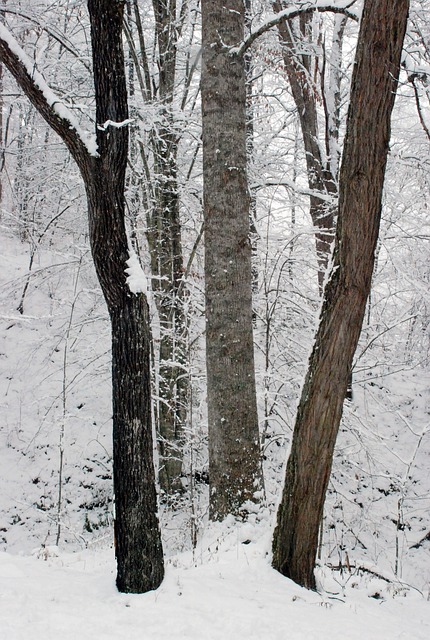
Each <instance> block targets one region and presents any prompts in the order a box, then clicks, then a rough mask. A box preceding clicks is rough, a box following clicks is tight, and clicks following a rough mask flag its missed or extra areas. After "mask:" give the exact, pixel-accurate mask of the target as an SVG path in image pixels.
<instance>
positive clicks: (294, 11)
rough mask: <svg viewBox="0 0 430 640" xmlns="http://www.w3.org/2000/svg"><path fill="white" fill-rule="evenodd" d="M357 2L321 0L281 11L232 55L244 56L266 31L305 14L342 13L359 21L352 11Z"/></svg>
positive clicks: (353, 0) (300, 3) (351, 0)
mask: <svg viewBox="0 0 430 640" xmlns="http://www.w3.org/2000/svg"><path fill="white" fill-rule="evenodd" d="M355 2H356V0H339V1H338V2H336V0H331V1H330V0H320V1H319V2H299V3H296V4H295V5H294V6H292V7H288V8H287V9H284V10H283V11H280V12H279V13H277V14H276V15H275V16H274V17H273V18H270V19H269V20H267V21H266V22H264V23H263V24H262V25H260V26H259V27H258V29H256V30H255V31H252V32H251V33H250V34H249V36H248V37H247V38H245V40H244V41H243V42H242V44H240V45H239V46H238V47H231V48H230V53H231V54H232V55H237V56H242V55H243V54H244V53H245V51H247V50H248V49H249V47H250V46H251V45H252V44H253V43H254V42H255V41H256V40H257V39H258V38H259V37H260V36H261V35H263V33H266V31H269V30H270V29H272V28H273V27H275V26H276V25H277V24H279V23H280V22H283V21H284V20H292V19H293V18H297V16H299V15H301V14H303V13H314V12H315V11H319V12H321V13H323V12H325V13H327V12H329V13H342V14H343V15H345V16H346V17H348V18H351V20H355V21H358V20H359V19H360V15H359V14H358V13H357V12H355V11H352V10H351V9H350V7H352V5H353V4H355Z"/></svg>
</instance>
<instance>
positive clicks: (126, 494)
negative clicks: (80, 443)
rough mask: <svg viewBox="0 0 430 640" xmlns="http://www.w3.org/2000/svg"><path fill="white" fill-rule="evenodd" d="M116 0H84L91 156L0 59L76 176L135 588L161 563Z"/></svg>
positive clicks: (159, 571)
mask: <svg viewBox="0 0 430 640" xmlns="http://www.w3.org/2000/svg"><path fill="white" fill-rule="evenodd" d="M124 3H125V0H88V10H89V14H90V21H91V41H92V46H93V72H94V85H95V97H96V122H97V144H98V156H95V155H91V154H90V152H89V149H88V148H87V146H86V145H85V142H84V140H83V138H82V137H81V135H80V134H79V133H78V131H77V130H76V129H75V128H74V125H73V124H72V122H71V120H70V119H68V116H67V114H66V115H63V113H62V111H59V110H58V109H57V108H56V104H57V103H55V102H54V103H52V104H51V103H50V102H49V101H48V99H47V97H46V93H43V91H42V82H41V78H34V76H33V75H30V72H29V71H28V69H27V68H26V66H25V64H23V63H22V62H21V60H20V58H19V57H18V56H17V55H16V53H14V51H13V50H11V48H10V46H9V44H8V41H7V40H4V39H1V38H0V59H1V60H2V61H3V62H4V64H5V65H6V66H7V67H8V69H9V71H10V72H11V73H12V75H13V76H14V77H15V79H16V80H17V82H18V84H19V85H20V86H21V88H22V89H23V91H24V92H25V93H26V94H27V96H28V98H29V99H30V100H31V102H32V103H33V104H34V106H35V107H36V108H37V109H38V110H39V112H40V113H41V114H42V116H43V117H44V118H45V120H46V121H47V122H48V124H49V125H50V126H51V127H52V128H53V129H54V130H55V131H56V132H57V133H58V134H59V135H60V137H61V138H62V139H63V141H64V142H65V143H66V145H67V147H68V149H69V151H70V152H71V154H72V156H73V158H74V159H75V161H76V162H77V164H78V166H79V168H80V171H81V173H82V176H83V179H84V183H85V188H86V192H87V199H88V218H89V231H90V244H91V251H92V255H93V259H94V264H95V268H96V272H97V276H98V279H99V281H100V285H101V288H102V291H103V294H104V297H105V300H106V303H107V307H108V310H109V315H110V318H111V324H112V395H113V467H114V493H115V542H116V557H117V564H118V573H117V586H118V589H119V590H120V591H123V592H132V593H141V592H145V591H148V590H150V589H155V588H157V587H158V586H159V584H160V582H161V580H162V578H163V573H164V569H163V551H162V545H161V537H160V530H159V525H158V519H157V497H156V491H155V472H154V466H153V444H152V423H151V397H150V364H149V353H150V329H149V318H148V307H147V302H146V298H145V295H144V293H142V292H140V293H136V294H135V293H132V292H131V291H130V290H129V288H128V285H127V282H126V273H125V269H126V268H127V260H128V258H129V253H128V241H127V234H126V228H125V212H124V187H125V169H126V162H127V151H128V128H127V118H128V107H127V91H126V80H125V69H124V56H123V50H122V39H121V38H122V19H123V11H124ZM31 73H32V74H33V72H31Z"/></svg>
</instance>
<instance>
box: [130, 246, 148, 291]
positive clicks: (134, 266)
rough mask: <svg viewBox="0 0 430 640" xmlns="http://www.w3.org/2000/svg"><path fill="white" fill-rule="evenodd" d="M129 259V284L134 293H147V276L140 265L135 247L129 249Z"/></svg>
mask: <svg viewBox="0 0 430 640" xmlns="http://www.w3.org/2000/svg"><path fill="white" fill-rule="evenodd" d="M128 254H129V256H130V257H129V259H128V260H127V269H126V270H125V272H126V274H127V285H128V288H129V289H130V291H131V292H132V293H145V294H146V293H147V291H148V284H147V278H146V276H145V274H144V272H143V269H142V267H141V266H140V262H139V258H138V257H137V255H136V253H135V251H133V249H129V252H128Z"/></svg>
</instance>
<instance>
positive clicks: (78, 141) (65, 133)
mask: <svg viewBox="0 0 430 640" xmlns="http://www.w3.org/2000/svg"><path fill="white" fill-rule="evenodd" d="M0 61H1V62H3V64H4V65H5V66H6V67H7V68H8V70H9V71H10V73H11V74H12V75H13V77H14V78H15V80H16V82H17V83H18V85H19V86H20V87H21V89H22V91H23V92H24V93H25V94H26V96H27V97H28V99H29V100H30V102H31V103H32V104H33V105H34V107H35V108H36V109H37V110H38V111H39V113H40V114H41V115H42V116H43V118H44V119H45V120H46V122H47V123H48V124H49V125H50V126H51V127H52V128H53V129H54V131H55V132H56V133H57V134H58V135H59V136H60V137H61V138H62V139H63V141H64V142H65V144H66V145H67V147H68V149H69V151H70V153H71V154H72V155H73V157H74V158H75V160H76V161H77V163H78V164H79V165H80V166H82V163H83V162H85V160H88V156H95V157H96V156H97V146H96V142H95V138H94V136H92V135H90V134H89V133H88V132H86V131H84V130H83V129H82V128H81V126H80V124H79V121H78V119H77V118H76V116H75V115H74V113H73V112H72V111H71V110H70V109H69V107H68V106H67V105H66V104H64V102H63V101H62V100H61V99H60V98H59V96H57V95H56V94H55V93H54V92H53V91H52V89H51V88H50V87H49V85H48V84H47V82H46V80H45V79H44V77H43V76H42V74H41V73H40V72H39V71H38V70H37V69H36V66H35V62H34V60H32V59H31V58H30V57H29V56H28V55H27V54H26V53H25V51H24V50H23V49H22V48H21V46H20V45H19V44H18V42H17V41H16V40H15V38H14V37H13V36H12V34H11V33H10V31H8V29H6V27H5V26H4V25H2V24H0Z"/></svg>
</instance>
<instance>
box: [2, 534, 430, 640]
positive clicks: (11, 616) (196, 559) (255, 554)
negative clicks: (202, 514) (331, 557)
mask: <svg viewBox="0 0 430 640" xmlns="http://www.w3.org/2000/svg"><path fill="white" fill-rule="evenodd" d="M244 538H245V539H244ZM244 543H246V544H244ZM267 543H268V537H267V536H264V535H263V536H260V537H259V536H258V532H257V529H256V528H254V529H253V528H252V527H250V526H248V525H236V526H233V525H232V524H231V523H230V524H226V525H224V526H223V527H221V526H218V527H214V529H213V530H212V531H210V530H209V531H207V532H206V535H205V536H204V538H203V540H202V541H201V543H199V545H198V547H197V548H196V550H195V553H194V555H193V554H190V553H182V554H179V555H176V556H174V557H172V558H170V559H169V561H168V563H167V566H166V577H165V580H164V582H163V583H162V585H161V586H160V587H159V589H157V590H156V591H152V592H149V593H147V594H144V595H125V594H119V593H118V592H117V591H116V588H115V563H114V558H113V550H112V549H99V550H97V551H95V550H85V551H81V552H78V553H63V552H58V550H57V549H56V548H55V547H47V548H45V549H43V550H39V553H35V555H34V556H33V557H29V556H17V555H11V554H9V553H0V603H1V607H0V629H1V630H2V631H1V637H2V638H4V639H5V640H28V639H29V638H31V639H32V640H57V639H58V638H61V639H62V640H69V639H70V640H76V638H82V640H90V639H91V640H110V639H112V640H113V639H115V640H119V639H122V638H124V639H126V640H135V639H136V640H137V639H139V640H142V639H143V640H176V639H177V640H205V639H208V640H212V639H213V640H215V639H217V640H230V639H232V640H233V639H234V640H252V639H255V640H285V639H286V638H288V640H314V639H315V640H326V639H327V640H329V639H330V640H354V639H357V640H363V639H366V640H427V639H428V638H429V637H430V602H429V601H428V600H427V599H426V598H424V597H423V595H422V594H419V593H418V592H416V591H415V590H413V589H409V588H402V587H401V585H400V584H397V585H394V584H389V583H387V582H385V581H382V580H381V579H379V578H377V577H374V576H371V575H370V574H367V575H365V574H362V575H359V574H358V573H355V572H351V573H349V572H346V573H344V575H343V576H340V575H337V576H336V575H335V574H334V573H331V572H328V571H327V570H324V571H323V570H319V571H318V577H319V582H320V588H321V591H320V592H319V593H315V592H310V591H307V590H305V589H302V588H300V587H298V586H297V585H295V584H294V583H293V582H291V581H290V580H288V579H286V578H284V577H283V576H281V575H280V574H279V573H277V572H276V571H274V570H273V569H271V567H270V563H269V561H268V556H267V555H266V550H267V549H266V548H267V546H268V545H267Z"/></svg>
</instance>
